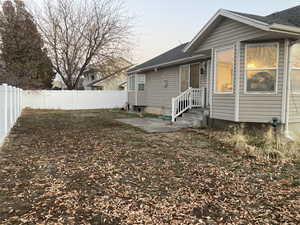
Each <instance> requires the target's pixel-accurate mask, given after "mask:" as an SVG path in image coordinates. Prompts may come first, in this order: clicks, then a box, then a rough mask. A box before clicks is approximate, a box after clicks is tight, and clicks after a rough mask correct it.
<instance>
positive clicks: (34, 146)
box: [0, 111, 300, 225]
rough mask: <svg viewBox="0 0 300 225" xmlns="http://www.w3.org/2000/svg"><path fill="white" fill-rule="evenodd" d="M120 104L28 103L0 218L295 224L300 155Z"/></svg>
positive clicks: (2, 171) (10, 159)
mask: <svg viewBox="0 0 300 225" xmlns="http://www.w3.org/2000/svg"><path fill="white" fill-rule="evenodd" d="M128 116H130V115H127V114H125V113H120V112H117V111H77V112H76V111H73V112H65V111H26V112H25V113H24V115H23V116H22V117H21V118H20V119H19V121H18V123H17V125H16V127H15V128H14V129H13V131H12V133H11V135H10V137H9V142H8V143H6V144H5V145H4V147H3V148H2V150H1V153H0V224H28V225H29V224H76V225H77V224H95V225H96V224H99V225H104V224H105V225H113V224H155V225H157V224H300V177H299V176H300V163H298V164H297V163H296V164H291V163H275V162H262V161H255V160H254V159H251V158H246V157H244V156H241V155H239V154H238V153H236V152H234V151H232V150H231V149H228V147H224V146H221V145H220V144H217V143H215V142H210V141H209V140H208V139H207V137H206V135H203V134H202V133H203V132H200V131H198V130H193V129H186V130H181V131H178V132H175V133H164V134H147V133H145V132H143V131H141V130H138V129H136V128H133V127H130V126H128V125H124V124H121V123H119V122H117V121H115V120H113V119H114V118H126V117H128Z"/></svg>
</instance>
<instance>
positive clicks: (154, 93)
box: [145, 66, 179, 109]
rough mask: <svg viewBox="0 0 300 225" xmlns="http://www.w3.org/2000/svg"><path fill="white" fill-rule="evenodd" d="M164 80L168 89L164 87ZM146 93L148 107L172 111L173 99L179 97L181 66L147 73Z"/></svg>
mask: <svg viewBox="0 0 300 225" xmlns="http://www.w3.org/2000/svg"><path fill="white" fill-rule="evenodd" d="M164 80H166V81H167V82H168V87H164ZM145 92H146V98H145V100H146V105H147V106H148V107H158V108H162V109H164V108H167V109H171V106H172V98H173V97H176V96H178V95H179V66H176V67H170V68H166V69H161V70H158V71H157V72H155V71H152V72H149V73H147V74H146V86H145Z"/></svg>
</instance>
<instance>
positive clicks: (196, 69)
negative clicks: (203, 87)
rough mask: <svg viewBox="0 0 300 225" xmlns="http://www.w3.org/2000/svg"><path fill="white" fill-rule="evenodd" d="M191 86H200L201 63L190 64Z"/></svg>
mask: <svg viewBox="0 0 300 225" xmlns="http://www.w3.org/2000/svg"><path fill="white" fill-rule="evenodd" d="M190 87H192V88H200V64H199V63H197V64H192V65H191V66H190Z"/></svg>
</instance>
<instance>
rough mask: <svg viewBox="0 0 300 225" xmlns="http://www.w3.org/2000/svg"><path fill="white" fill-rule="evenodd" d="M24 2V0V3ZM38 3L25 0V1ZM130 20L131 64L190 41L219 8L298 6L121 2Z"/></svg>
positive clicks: (263, 0)
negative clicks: (131, 29) (132, 34)
mask: <svg viewBox="0 0 300 225" xmlns="http://www.w3.org/2000/svg"><path fill="white" fill-rule="evenodd" d="M25 1H26V0H25ZM32 1H37V2H41V1H42V0H27V1H26V2H27V3H28V2H32ZM123 1H124V3H125V6H126V8H127V11H128V13H129V15H130V16H133V17H134V20H133V22H134V34H135V35H134V41H133V42H134V43H135V44H134V46H133V47H134V51H133V53H132V57H133V61H134V63H142V62H144V61H145V60H148V59H151V58H152V57H154V56H157V55H159V54H161V53H163V52H164V51H167V50H169V49H171V48H173V47H176V46H177V45H179V44H181V43H185V42H188V41H190V40H191V39H192V38H193V37H194V36H195V35H196V34H197V33H198V32H199V31H200V29H201V28H202V27H203V25H204V24H205V23H206V22H207V21H208V20H209V19H210V18H211V17H212V16H213V15H214V14H215V13H216V12H217V11H218V10H219V9H220V8H223V9H229V10H233V11H240V12H245V13H251V14H258V15H268V14H270V13H273V12H276V11H280V10H283V9H287V8H290V7H293V6H296V5H300V0H251V1H245V0H226V1H225V0H208V1H203V0H202V1H200V0H123Z"/></svg>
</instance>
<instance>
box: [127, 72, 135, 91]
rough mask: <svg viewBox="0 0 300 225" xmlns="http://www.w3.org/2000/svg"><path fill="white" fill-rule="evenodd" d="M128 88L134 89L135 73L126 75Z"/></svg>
mask: <svg viewBox="0 0 300 225" xmlns="http://www.w3.org/2000/svg"><path fill="white" fill-rule="evenodd" d="M128 90H129V91H135V75H130V76H129V77H128Z"/></svg>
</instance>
